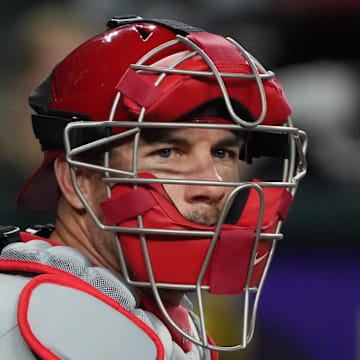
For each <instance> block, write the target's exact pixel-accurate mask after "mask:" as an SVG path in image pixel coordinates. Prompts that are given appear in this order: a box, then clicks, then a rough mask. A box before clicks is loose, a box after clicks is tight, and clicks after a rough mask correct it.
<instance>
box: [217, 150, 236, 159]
mask: <svg viewBox="0 0 360 360" xmlns="http://www.w3.org/2000/svg"><path fill="white" fill-rule="evenodd" d="M213 156H214V157H216V158H217V159H232V158H234V157H235V152H234V151H231V150H226V149H215V150H214V151H213Z"/></svg>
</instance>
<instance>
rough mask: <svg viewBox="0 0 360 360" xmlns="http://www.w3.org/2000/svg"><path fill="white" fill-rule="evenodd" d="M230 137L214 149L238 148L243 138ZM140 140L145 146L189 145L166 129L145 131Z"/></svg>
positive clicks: (236, 135)
mask: <svg viewBox="0 0 360 360" xmlns="http://www.w3.org/2000/svg"><path fill="white" fill-rule="evenodd" d="M231 134H232V135H229V136H227V137H225V138H224V139H222V140H220V141H219V142H218V143H217V144H216V145H214V147H229V146H240V145H241V143H242V141H243V137H242V135H241V134H237V133H235V132H231ZM141 140H143V141H144V143H145V144H147V145H153V144H176V145H184V146H186V145H189V144H190V142H189V141H188V139H187V138H186V137H182V136H178V135H177V134H176V133H175V132H174V131H171V130H170V131H169V130H168V129H145V130H143V131H142V133H141Z"/></svg>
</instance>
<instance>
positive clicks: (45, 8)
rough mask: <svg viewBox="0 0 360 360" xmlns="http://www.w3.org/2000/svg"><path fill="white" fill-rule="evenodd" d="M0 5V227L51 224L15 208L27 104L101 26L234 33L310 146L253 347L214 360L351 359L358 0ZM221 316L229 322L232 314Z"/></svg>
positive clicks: (25, 166)
mask: <svg viewBox="0 0 360 360" xmlns="http://www.w3.org/2000/svg"><path fill="white" fill-rule="evenodd" d="M0 7H1V8H0V10H1V11H0V17H1V21H0V30H1V31H0V34H1V37H2V39H1V47H2V49H1V57H0V76H1V77H0V79H1V82H0V116H1V121H0V137H1V138H0V149H1V154H0V166H1V167H0V169H1V170H0V183H1V190H0V224H17V225H20V226H23V227H26V226H28V225H32V224H35V223H44V222H47V221H53V217H52V215H51V214H45V213H40V214H31V213H27V212H25V211H22V210H19V209H17V208H16V206H15V200H14V199H15V197H16V193H17V191H18V190H19V188H20V187H21V185H22V184H23V183H24V182H25V181H26V179H27V178H28V177H29V176H30V175H31V174H32V172H33V171H34V170H35V169H36V167H37V166H38V165H39V164H40V162H41V153H40V151H39V145H38V144H37V142H36V140H35V139H34V138H33V135H32V129H31V123H30V116H29V115H30V109H29V108H28V106H27V96H28V94H29V92H30V91H31V89H32V88H33V87H35V86H36V85H37V84H38V83H39V82H40V81H41V80H42V78H43V77H44V76H45V75H47V74H48V73H49V72H50V71H51V69H52V67H53V66H54V65H55V64H56V63H57V62H58V61H60V60H61V59H62V58H63V57H64V56H65V55H66V54H67V53H68V52H69V51H70V50H72V49H73V48H74V47H75V46H77V45H79V44H80V43H81V42H83V41H84V40H86V39H88V38H89V37H90V36H92V35H95V34H96V33H98V32H101V31H102V30H103V29H104V28H105V23H106V20H107V19H108V18H110V17H111V16H112V15H123V14H138V15H141V16H143V17H149V18H151V17H154V18H175V19H177V20H180V21H183V22H185V23H189V24H192V25H196V26H198V27H202V28H205V29H207V30H209V31H211V32H215V33H220V34H223V35H231V36H232V37H234V38H235V39H237V40H238V41H239V42H240V43H241V44H242V45H243V46H244V47H245V48H246V49H247V50H249V51H250V52H251V53H253V54H254V55H255V56H256V57H257V58H258V59H259V60H260V61H261V62H262V63H263V64H264V65H265V67H267V68H269V69H271V70H273V71H275V73H276V74H277V77H278V79H279V81H280V83H282V85H283V87H284V89H285V91H286V93H287V96H288V98H289V100H290V102H291V104H292V105H293V108H294V116H293V120H294V122H295V125H296V126H298V127H299V128H302V129H304V130H306V131H307V132H308V134H309V138H310V148H309V174H308V176H307V178H305V180H303V182H302V183H301V184H300V188H299V191H298V193H297V195H296V201H295V203H294V205H293V206H292V209H291V211H290V213H289V217H288V221H287V223H286V224H285V226H284V228H283V230H284V233H285V240H283V241H281V242H280V243H279V244H278V250H277V253H276V254H275V257H274V261H273V265H272V267H271V268H270V271H269V277H268V280H267V283H266V285H265V288H264V293H263V297H262V299H261V301H260V310H259V319H258V325H257V329H256V335H255V339H254V341H253V343H252V344H251V346H250V347H249V349H248V350H246V351H243V352H240V353H236V354H228V355H227V354H225V355H223V357H222V359H239V358H241V359H250V358H251V359H277V360H281V359H284V360H285V359H306V360H308V359H331V360H333V359H334V360H335V359H346V360H355V359H357V360H359V359H360V345H359V343H360V291H359V280H358V278H359V270H360V265H359V260H358V258H359V256H358V254H359V248H360V246H359V235H358V233H357V227H356V225H357V224H358V222H359V220H358V219H359V204H358V202H359V200H360V191H359V190H360V189H359V183H360V161H359V160H360V139H359V137H360V124H359V119H358V113H359V111H358V110H359V60H360V56H359V51H360V50H359V44H358V42H359V41H358V34H359V30H360V29H359V28H360V21H359V15H360V3H359V2H358V1H355V0H352V1H351V0H343V1H341V2H340V1H335V0H312V1H310V0H292V1H289V0H256V1H255V0H242V1H239V0H223V1H215V0H207V1H206V0H182V1H151V2H150V1H145V0H143V1H125V0H120V1H119V0H117V1H115V0H114V1H111V0H108V1H95V0H93V1H85V0H78V1H76V0H73V1H34V0H33V1H31V2H30V1H25V0H23V1H19V0H17V1H11V2H2V3H1V5H0ZM44 196H46V194H44ZM224 311H225V312H230V311H235V312H236V304H235V305H233V307H231V308H229V307H226V308H225V305H224ZM214 331H215V332H216V326H215V329H214ZM228 331H229V332H231V331H232V330H231V328H229V330H228Z"/></svg>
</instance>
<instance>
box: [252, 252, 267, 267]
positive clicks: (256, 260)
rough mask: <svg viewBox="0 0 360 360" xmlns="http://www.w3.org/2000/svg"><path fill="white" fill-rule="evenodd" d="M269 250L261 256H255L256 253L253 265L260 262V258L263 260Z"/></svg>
mask: <svg viewBox="0 0 360 360" xmlns="http://www.w3.org/2000/svg"><path fill="white" fill-rule="evenodd" d="M268 254H269V252H267V253H265V254H264V255H263V256H261V257H259V258H258V257H257V256H258V253H256V258H255V261H254V265H257V264H258V263H259V262H261V261H262V260H264V259H265V258H266V257H267V256H268Z"/></svg>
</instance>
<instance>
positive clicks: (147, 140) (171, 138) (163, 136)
mask: <svg viewBox="0 0 360 360" xmlns="http://www.w3.org/2000/svg"><path fill="white" fill-rule="evenodd" d="M240 137H241V135H240V133H237V132H234V131H230V130H226V129H206V128H181V129H161V128H159V129H144V130H142V132H141V143H142V144H152V143H158V142H160V143H163V142H176V141H180V140H183V141H185V142H188V143H192V142H198V141H201V140H205V141H208V142H217V141H221V140H225V139H226V140H234V141H236V140H237V139H239V138H240Z"/></svg>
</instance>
